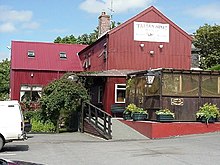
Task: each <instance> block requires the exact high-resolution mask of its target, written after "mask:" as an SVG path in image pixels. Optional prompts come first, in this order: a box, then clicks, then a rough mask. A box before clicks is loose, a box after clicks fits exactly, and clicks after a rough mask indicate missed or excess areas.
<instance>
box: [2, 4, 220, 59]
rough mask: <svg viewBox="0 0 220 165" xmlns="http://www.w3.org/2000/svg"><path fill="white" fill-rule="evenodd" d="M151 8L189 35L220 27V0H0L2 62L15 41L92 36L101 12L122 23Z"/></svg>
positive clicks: (39, 40)
mask: <svg viewBox="0 0 220 165" xmlns="http://www.w3.org/2000/svg"><path fill="white" fill-rule="evenodd" d="M150 6H155V7H156V8H157V9H158V10H159V11H161V12H162V13H163V14H164V15H165V16H166V17H168V18H169V19H170V20H171V21H173V22H174V23H175V24H177V25H178V26H179V27H180V28H182V29H183V30H184V31H186V32H187V33H189V34H193V33H195V31H196V30H197V29H198V28H199V27H200V26H203V25H204V24H205V23H207V24H210V25H214V24H218V25H219V24H220V1H219V0H0V61H1V60H3V59H6V58H8V59H10V51H11V49H10V48H11V41H13V40H16V41H35V42H53V41H54V40H55V39H56V38H57V37H58V36H60V37H65V36H69V35H74V36H76V37H77V36H79V35H82V34H85V33H87V34H90V33H91V32H93V31H94V30H95V29H96V27H97V26H98V17H99V15H100V13H101V12H102V11H105V12H106V13H107V14H109V15H112V20H113V21H115V22H121V23H123V22H125V21H127V20H128V19H130V18H131V17H133V16H135V15H136V14H138V13H140V12H141V11H143V10H145V9H147V8H148V7H150Z"/></svg>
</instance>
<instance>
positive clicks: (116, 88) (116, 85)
mask: <svg viewBox="0 0 220 165" xmlns="http://www.w3.org/2000/svg"><path fill="white" fill-rule="evenodd" d="M118 85H124V86H125V87H124V88H118ZM118 89H121V90H124V91H126V84H115V103H125V99H124V101H117V90H118Z"/></svg>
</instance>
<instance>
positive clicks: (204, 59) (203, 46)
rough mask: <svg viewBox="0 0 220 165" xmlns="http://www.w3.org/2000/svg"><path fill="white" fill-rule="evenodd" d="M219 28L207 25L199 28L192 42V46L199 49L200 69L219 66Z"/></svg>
mask: <svg viewBox="0 0 220 165" xmlns="http://www.w3.org/2000/svg"><path fill="white" fill-rule="evenodd" d="M219 43H220V26H219V25H213V26H211V25H208V24H205V25H204V26H202V27H200V28H199V29H198V30H197V31H196V33H195V38H194V40H193V44H194V45H195V47H196V48H198V49H199V52H198V53H199V55H200V56H201V60H200V62H201V63H200V67H201V68H202V69H207V68H210V67H212V66H215V65H217V64H220V44H219Z"/></svg>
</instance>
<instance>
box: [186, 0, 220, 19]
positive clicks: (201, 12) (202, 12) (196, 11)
mask: <svg viewBox="0 0 220 165" xmlns="http://www.w3.org/2000/svg"><path fill="white" fill-rule="evenodd" d="M219 6H220V3H216V4H209V5H205V6H198V7H197V8H193V9H190V10H188V11H187V13H188V14H190V15H192V16H193V17H196V18H202V19H206V20H212V21H218V22H220V10H219Z"/></svg>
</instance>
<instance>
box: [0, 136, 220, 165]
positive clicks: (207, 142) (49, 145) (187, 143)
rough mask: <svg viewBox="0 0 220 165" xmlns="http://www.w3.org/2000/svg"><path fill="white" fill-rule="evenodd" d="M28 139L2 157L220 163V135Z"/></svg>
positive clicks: (89, 162)
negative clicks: (150, 137)
mask: <svg viewBox="0 0 220 165" xmlns="http://www.w3.org/2000/svg"><path fill="white" fill-rule="evenodd" d="M29 137H30V138H29V139H28V140H26V141H22V142H13V143H8V144H6V145H5V147H4V149H3V151H2V152H1V153H0V158H7V159H11V160H24V161H32V162H35V163H41V164H48V165H66V164H68V165H72V164H74V165H93V164H95V165H124V164H126V165H133V164H135V165H143V164H151V165H161V164H163V165H185V164H187V165H203V164H204V165H207V164H212V165H219V164H220V133H209V134H203V135H190V136H183V137H174V138H167V139H154V140H151V139H144V140H110V141H106V140H103V139H99V138H96V137H92V136H89V135H87V134H81V133H78V132H76V133H62V134H29Z"/></svg>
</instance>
